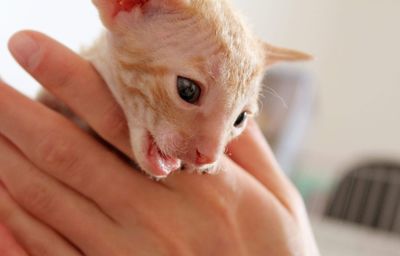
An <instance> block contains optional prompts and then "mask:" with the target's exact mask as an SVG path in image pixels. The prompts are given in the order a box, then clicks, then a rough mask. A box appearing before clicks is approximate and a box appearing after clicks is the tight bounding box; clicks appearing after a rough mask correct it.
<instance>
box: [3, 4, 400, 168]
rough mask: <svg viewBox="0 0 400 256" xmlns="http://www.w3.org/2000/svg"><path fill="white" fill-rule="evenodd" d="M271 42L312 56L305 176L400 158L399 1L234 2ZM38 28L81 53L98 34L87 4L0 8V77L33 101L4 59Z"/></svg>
mask: <svg viewBox="0 0 400 256" xmlns="http://www.w3.org/2000/svg"><path fill="white" fill-rule="evenodd" d="M233 2H234V4H235V5H236V6H238V7H239V8H240V9H242V10H243V12H244V13H245V14H246V15H247V17H248V18H247V19H248V20H249V21H250V22H251V23H252V24H253V26H254V28H255V30H256V31H257V32H258V34H259V35H260V36H261V37H262V38H264V39H266V40H269V41H270V42H273V43H276V44H280V45H284V46H288V47H296V48H299V49H302V50H305V51H308V52H310V53H312V54H314V55H315V56H316V57H317V61H316V62H314V63H312V64H309V65H310V69H312V70H314V72H315V74H316V76H317V83H318V85H319V88H318V102H317V109H316V115H315V120H314V123H313V126H312V130H311V131H310V134H309V136H308V139H307V143H306V151H305V154H304V156H303V157H304V164H305V166H306V167H307V168H310V169H318V170H325V171H330V170H336V169H338V168H341V167H342V166H345V165H346V164H347V163H351V162H353V161H356V159H357V158H358V157H363V156H393V157H397V158H400V136H399V134H398V133H399V131H400V101H399V98H400V65H399V60H400V29H399V25H400V1H397V0H380V1H378V0H375V1H373V0H329V1H328V0H302V1H297V0H247V1H245V0H233ZM22 28H34V29H38V30H41V31H44V32H46V33H48V34H50V35H52V36H54V37H55V38H57V39H59V40H60V41H62V42H63V43H65V44H67V45H68V46H70V47H72V48H73V49H75V50H77V49H79V46H80V45H82V44H84V43H87V42H90V41H91V40H92V39H93V38H94V37H95V35H96V34H97V33H98V31H99V28H100V23H99V22H98V19H97V14H96V12H95V9H94V8H93V7H92V6H91V3H90V1H89V0H85V1H82V0H80V1H78V0H74V1H53V0H35V1H30V0H13V1H1V2H0V75H1V76H2V77H3V78H5V79H6V80H8V81H10V82H12V84H13V85H15V86H18V88H19V89H21V90H23V91H25V92H26V93H27V94H28V95H33V90H32V88H33V87H32V84H33V83H32V81H31V80H30V79H28V76H27V75H23V74H22V72H21V71H20V70H19V69H17V66H16V64H14V63H13V61H12V60H11V57H9V55H8V54H7V51H6V41H7V38H8V37H9V36H10V35H11V34H12V33H13V32H14V31H16V30H19V29H22Z"/></svg>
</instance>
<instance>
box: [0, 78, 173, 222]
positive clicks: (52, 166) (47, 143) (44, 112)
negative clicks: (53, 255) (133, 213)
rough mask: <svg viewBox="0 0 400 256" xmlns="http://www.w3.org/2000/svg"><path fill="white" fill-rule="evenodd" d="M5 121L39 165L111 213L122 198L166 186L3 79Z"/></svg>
mask: <svg viewBox="0 0 400 256" xmlns="http://www.w3.org/2000/svg"><path fill="white" fill-rule="evenodd" d="M0 120H1V121H0V133H1V134H3V135H4V136H5V137H7V138H8V139H9V140H10V141H12V143H13V144H14V145H16V146H17V147H18V148H19V149H20V150H21V151H22V152H23V153H24V155H26V157H27V158H29V159H30V160H31V161H32V162H33V163H34V164H35V165H36V166H37V167H39V168H40V169H41V170H42V171H44V172H46V173H48V174H49V175H51V176H53V177H55V178H57V179H58V180H59V181H60V182H61V183H64V184H66V185H68V186H69V187H71V188H73V189H74V190H76V191H77V192H78V193H80V194H83V195H84V196H86V197H88V198H90V199H91V200H93V201H94V202H96V204H98V205H99V206H100V207H101V208H102V209H107V210H110V211H111V212H108V214H112V211H113V210H115V207H114V206H115V205H116V204H121V205H122V204H123V203H121V202H120V201H119V200H120V199H121V200H122V198H131V199H132V200H133V201H135V202H137V203H140V202H142V201H144V200H147V199H148V198H146V196H143V197H138V198H135V197H132V195H135V194H145V195H149V196H154V197H157V196H159V195H160V193H164V190H166V189H165V188H164V187H163V186H161V185H160V184H158V183H154V182H153V181H151V180H150V179H148V178H147V177H145V176H144V175H141V174H140V173H138V172H135V171H133V170H132V168H131V167H130V166H128V165H127V164H125V162H124V161H122V160H121V159H120V158H118V157H117V156H116V155H115V154H113V153H112V152H110V151H108V149H107V148H105V147H104V146H102V145H101V144H100V143H98V142H97V141H96V140H94V139H93V138H92V137H91V136H89V135H88V134H86V133H85V132H83V131H81V130H80V129H79V128H77V127H76V126H74V125H73V124H72V123H71V122H69V121H68V120H67V119H65V118H64V117H62V116H60V115H58V114H57V113H55V112H52V111H51V110H49V109H47V108H46V107H44V106H43V105H41V104H39V103H37V102H33V101H31V100H29V99H27V98H26V97H24V96H22V95H21V94H19V93H18V92H16V91H15V90H13V89H11V88H10V87H8V86H6V85H4V84H1V83H0ZM105 188H107V189H105ZM126 194H129V197H127V195H126ZM153 199H154V200H156V199H157V198H153Z"/></svg>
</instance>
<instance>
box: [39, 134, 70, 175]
mask: <svg viewBox="0 0 400 256" xmlns="http://www.w3.org/2000/svg"><path fill="white" fill-rule="evenodd" d="M36 152H37V154H38V156H39V159H40V161H41V162H42V164H43V165H44V166H46V167H49V168H55V169H60V168H61V169H63V170H66V169H72V167H73V166H74V165H75V164H76V162H77V159H76V158H77V156H76V154H75V150H74V147H73V145H72V142H71V140H68V138H66V137H65V136H63V135H61V134H55V133H49V134H47V135H46V136H45V137H44V138H43V140H42V141H41V142H40V143H39V144H38V145H37V148H36Z"/></svg>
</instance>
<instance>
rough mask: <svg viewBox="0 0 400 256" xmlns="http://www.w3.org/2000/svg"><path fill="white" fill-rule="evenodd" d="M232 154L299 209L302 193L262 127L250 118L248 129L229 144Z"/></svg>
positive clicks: (287, 201) (289, 207) (233, 157)
mask: <svg viewBox="0 0 400 256" xmlns="http://www.w3.org/2000/svg"><path fill="white" fill-rule="evenodd" d="M228 152H229V153H230V158H231V159H232V160H233V161H234V162H236V163H237V164H238V165H240V166H241V167H242V168H243V169H245V170H246V171H247V172H249V173H250V174H251V175H253V176H254V177H255V178H256V179H257V180H259V181H260V182H261V183H262V184H263V185H264V186H265V187H266V188H267V189H268V190H270V191H271V192H272V193H273V194H274V195H275V196H276V197H277V198H278V200H280V201H281V203H283V205H285V206H286V207H287V208H288V209H289V210H290V209H292V210H293V209H298V204H299V203H301V202H299V200H300V201H301V199H300V197H299V194H298V192H297V190H296V189H295V188H294V186H293V185H292V183H290V181H289V180H288V178H287V177H286V176H285V174H284V173H283V172H282V170H281V169H280V167H279V164H278V163H277V161H276V159H275V157H274V155H273V153H272V151H271V149H270V147H269V146H268V144H267V142H266V140H265V138H264V136H263V134H262V132H261V130H260V129H259V127H258V125H257V124H256V122H255V121H254V120H250V121H249V124H248V126H247V128H246V130H245V131H244V132H243V134H242V135H241V136H240V137H239V138H238V139H236V140H234V141H232V142H231V143H230V144H229V146H228Z"/></svg>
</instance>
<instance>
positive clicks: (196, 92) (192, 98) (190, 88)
mask: <svg viewBox="0 0 400 256" xmlns="http://www.w3.org/2000/svg"><path fill="white" fill-rule="evenodd" d="M177 87H178V93H179V97H181V99H183V100H184V101H186V102H187V103H190V104H195V103H196V102H197V101H198V100H199V98H200V95H201V88H200V86H198V84H197V83H196V82H195V81H193V80H191V79H189V78H186V77H181V76H178V79H177Z"/></svg>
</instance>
